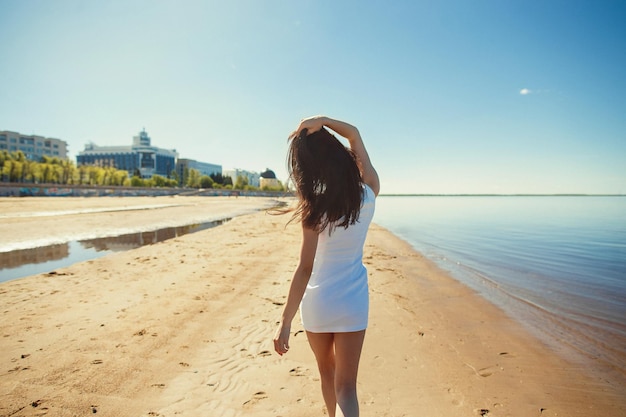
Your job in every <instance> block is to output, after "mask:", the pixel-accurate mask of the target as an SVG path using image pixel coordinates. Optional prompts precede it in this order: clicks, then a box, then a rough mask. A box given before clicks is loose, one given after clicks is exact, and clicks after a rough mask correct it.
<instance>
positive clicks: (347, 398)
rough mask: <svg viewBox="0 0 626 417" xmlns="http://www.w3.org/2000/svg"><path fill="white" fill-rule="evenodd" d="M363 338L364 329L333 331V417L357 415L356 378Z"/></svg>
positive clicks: (355, 416) (356, 416) (352, 416)
mask: <svg viewBox="0 0 626 417" xmlns="http://www.w3.org/2000/svg"><path fill="white" fill-rule="evenodd" d="M364 339H365V330H362V331H359V332H350V333H335V338H334V341H335V362H336V368H335V395H336V397H337V409H336V411H335V417H358V416H359V401H358V398H357V392H356V379H357V374H358V371H359V360H360V359H361V350H362V348H363V340H364Z"/></svg>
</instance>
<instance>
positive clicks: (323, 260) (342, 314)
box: [300, 185, 376, 333]
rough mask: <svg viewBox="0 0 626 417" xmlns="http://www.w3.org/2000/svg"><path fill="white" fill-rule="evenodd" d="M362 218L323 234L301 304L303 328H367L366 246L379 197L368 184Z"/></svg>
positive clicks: (333, 330)
mask: <svg viewBox="0 0 626 417" xmlns="http://www.w3.org/2000/svg"><path fill="white" fill-rule="evenodd" d="M364 188H365V191H364V193H363V206H362V207H361V211H360V214H359V220H358V221H357V222H356V223H355V224H353V225H350V226H348V228H347V229H344V228H343V227H338V228H336V229H334V230H333V231H332V234H330V235H329V233H328V231H323V232H322V233H320V235H319V238H318V243H317V251H316V253H315V261H314V263H313V273H312V274H311V278H310V280H309V283H308V285H307V288H306V291H305V293H304V296H303V297H302V302H301V304H300V317H301V319H302V324H303V326H304V328H305V329H306V330H307V331H309V332H313V333H341V332H356V331H359V330H364V329H366V328H367V319H368V311H369V293H368V285H367V270H366V269H365V265H363V245H364V243H365V237H366V235H367V229H368V227H369V225H370V223H371V221H372V217H373V216H374V207H375V199H376V196H375V195H374V192H373V191H372V189H371V188H370V187H369V186H367V185H365V186H364Z"/></svg>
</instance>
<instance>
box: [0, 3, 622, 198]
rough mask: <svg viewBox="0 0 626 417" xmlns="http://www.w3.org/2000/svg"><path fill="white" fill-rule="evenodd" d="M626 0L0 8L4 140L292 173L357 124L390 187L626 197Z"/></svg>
mask: <svg viewBox="0 0 626 417" xmlns="http://www.w3.org/2000/svg"><path fill="white" fill-rule="evenodd" d="M624 22H626V1H622V0H615V1H606V0H589V1H577V0H565V1H557V0H519V1H517V0H507V1H502V0H471V1H470V0H432V1H421V0H410V1H391V0H377V1H367V0H360V1H357V0H354V1H347V0H346V1H343V0H324V1H314V0H297V1H289V0H282V1H269V0H268V1H264V0H247V1H243V0H231V1H223V0H215V1H213V0H206V1H199V0H197V1H196V0H181V1H173V0H172V1H160V0H142V1H140V0H119V1H83V0H72V1H70V0H54V1H50V0H0V130H12V131H17V132H20V133H25V134H37V135H41V136H46V137H54V138H59V139H63V140H65V141H66V142H67V143H68V144H69V147H70V155H71V157H72V158H73V159H74V160H75V155H76V154H77V153H78V152H79V151H81V150H83V149H84V146H85V144H86V143H88V142H94V143H96V144H98V145H101V146H104V145H130V144H131V142H132V137H133V136H134V135H136V134H137V133H138V132H139V131H140V130H141V129H142V128H145V129H146V131H147V132H148V134H149V135H150V137H151V138H152V144H153V145H156V146H159V147H162V148H169V149H172V148H175V149H176V150H177V151H178V153H179V156H180V157H181V158H191V159H196V160H199V161H203V162H210V163H216V164H220V165H222V166H223V168H224V169H228V168H235V167H236V168H241V169H247V170H250V171H257V172H261V171H263V170H264V169H265V168H270V169H272V170H274V171H275V172H276V173H277V175H278V177H279V179H281V180H283V181H284V180H285V179H286V177H287V173H286V168H285V153H286V148H287V142H286V139H287V136H288V134H289V133H290V132H291V130H293V129H294V128H295V127H296V125H297V123H298V121H299V120H300V119H301V118H302V117H305V116H310V115H314V114H326V115H329V116H332V117H336V118H339V119H343V120H346V121H348V122H351V123H353V124H355V125H356V126H357V127H358V128H359V129H360V131H361V134H362V136H363V137H364V140H365V143H366V146H367V147H368V150H369V152H370V156H371V158H372V160H373V162H374V165H375V167H376V168H377V170H378V171H379V174H380V177H381V183H382V192H383V193H626V75H625V74H626V24H625V23H624Z"/></svg>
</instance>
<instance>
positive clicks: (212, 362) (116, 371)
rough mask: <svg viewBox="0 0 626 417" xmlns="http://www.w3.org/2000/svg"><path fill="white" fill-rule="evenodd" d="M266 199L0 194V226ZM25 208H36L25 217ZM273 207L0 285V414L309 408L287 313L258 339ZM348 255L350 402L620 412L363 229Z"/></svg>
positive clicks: (78, 223) (427, 268) (609, 386)
mask: <svg viewBox="0 0 626 417" xmlns="http://www.w3.org/2000/svg"><path fill="white" fill-rule="evenodd" d="M267 204H269V203H268V201H265V200H263V201H262V200H255V199H254V198H238V199H235V198H221V197H195V200H191V199H190V200H185V199H184V198H181V197H178V198H173V197H158V198H147V199H146V201H143V200H141V199H136V200H134V199H132V198H101V199H97V198H93V199H63V198H48V199H27V198H24V199H0V208H2V212H1V216H0V236H2V238H1V239H2V242H1V243H2V244H3V245H6V246H9V245H13V246H15V247H22V246H28V242H29V241H38V240H46V239H47V240H49V239H50V238H51V236H54V235H59V236H65V237H67V236H70V237H72V238H75V237H77V236H83V235H87V234H89V233H91V234H93V233H95V232H94V231H97V234H103V233H110V234H111V235H113V234H114V233H115V230H117V228H125V227H126V228H127V227H131V226H132V227H133V228H138V229H144V230H149V229H151V228H154V225H163V224H164V223H167V224H174V223H179V224H183V223H181V222H182V221H183V220H182V219H191V218H192V219H194V221H200V219H205V220H204V221H207V219H210V218H214V217H215V218H217V217H220V216H221V217H229V216H231V215H236V214H238V213H242V212H250V211H253V210H254V209H255V208H260V207H266V206H267ZM142 205H144V206H151V208H146V207H143V208H141V209H139V207H140V206H142ZM133 206H134V208H133ZM55 211H56V212H59V211H64V212H66V214H64V215H57V216H53V215H51V214H53V213H50V212H55ZM42 212H48V214H47V215H43V214H42V215H39V216H34V215H32V214H33V213H40V214H41V213H42ZM20 213H22V214H20ZM23 213H30V214H31V215H30V216H25V215H23ZM164 219H165V220H164ZM288 220H289V216H275V215H270V214H267V213H266V212H265V211H260V212H255V213H252V214H245V215H241V216H238V217H235V218H233V220H231V221H229V222H227V223H225V224H223V225H221V226H219V227H216V228H212V229H208V230H203V231H200V232H197V233H193V234H188V235H184V236H180V237H176V238H174V239H171V240H168V241H165V242H161V243H158V244H154V245H150V246H144V247H141V248H138V249H133V250H130V251H127V252H120V253H114V254H110V255H107V256H105V257H102V258H98V259H94V260H90V261H86V262H82V263H78V264H74V265H71V266H69V267H66V268H60V269H56V270H54V271H50V273H46V274H40V275H35V276H31V277H27V278H23V279H19V280H14V281H9V282H5V283H1V284H0V306H1V311H2V314H1V316H0V337H1V338H0V340H1V342H0V343H1V344H0V348H1V349H0V417H8V416H45V415H48V416H80V415H93V414H97V415H104V416H129V417H130V416H133V417H135V416H179V415H180V416H193V417H196V416H216V417H218V416H219V417H235V416H248V415H250V416H261V417H265V416H267V417H269V416H273V417H278V416H282V417H286V416H304V417H308V416H311V417H313V416H323V415H326V414H325V411H324V405H323V400H322V396H321V392H320V388H319V378H318V375H317V369H316V365H315V360H314V358H313V355H312V353H311V351H310V349H309V347H308V345H307V341H306V336H305V334H304V332H303V329H302V327H301V325H300V323H299V320H298V319H296V320H295V321H294V323H293V332H294V334H293V335H292V341H291V350H290V352H289V353H288V354H287V355H285V356H283V357H280V356H278V355H277V354H275V353H274V352H273V350H272V340H271V339H272V336H273V334H274V330H275V325H276V321H277V319H278V318H279V315H280V313H281V310H282V305H283V303H284V301H285V298H286V295H287V291H288V286H289V283H290V280H291V274H292V272H293V270H294V268H295V266H296V262H297V258H298V253H299V244H300V227H299V225H298V224H290V225H286V224H287V222H288ZM68 230H71V231H72V232H71V233H68ZM364 261H365V263H366V266H367V267H368V270H369V280H370V299H371V310H370V327H369V328H368V331H367V336H366V340H365V346H364V351H363V356H362V360H361V367H360V375H359V398H360V404H361V415H362V416H367V417H374V416H376V417H383V416H385V417H386V416H388V417H392V416H393V417H400V416H426V417H456V416H489V417H501V416H520V417H521V416H524V417H535V416H536V417H540V416H541V417H556V416H561V417H572V416H581V417H583V416H584V417H594V416H598V417H601V416H602V417H607V416H615V417H618V416H623V415H626V388H625V387H624V386H623V385H619V384H615V382H610V381H609V380H606V379H604V378H601V377H599V376H597V375H596V374H595V373H592V372H589V369H587V368H585V367H581V366H580V365H577V364H573V363H571V362H568V361H567V360H565V359H563V358H561V357H559V356H558V355H557V354H555V353H554V352H553V351H551V350H550V348H548V347H547V346H545V345H544V344H542V343H541V342H539V341H538V340H537V339H536V338H534V337H533V336H532V335H530V334H529V333H528V332H527V331H526V330H525V329H524V328H523V327H522V326H521V325H520V324H518V323H517V322H515V321H514V320H513V319H511V318H510V317H507V316H506V315H504V314H503V313H502V311H501V310H499V309H498V308H497V307H495V306H494V305H493V304H491V303H489V302H488V301H486V300H485V299H483V298H482V297H480V296H479V295H477V294H476V293H475V292H473V291H472V290H470V289H469V288H467V287H465V286H463V285H461V284H460V283H459V282H457V281H456V280H454V279H453V278H451V277H450V276H448V275H447V274H446V273H445V272H443V271H442V270H440V269H438V268H437V267H436V266H435V265H434V264H432V263H431V262H430V261H429V260H427V259H425V258H424V257H422V256H421V255H420V254H419V253H417V252H415V251H414V250H413V249H412V248H411V247H410V246H409V245H408V244H406V243H405V242H404V241H402V240H400V239H398V238H397V237H396V236H394V235H393V234H391V233H389V232H388V231H386V230H385V229H383V228H381V227H379V226H377V225H372V227H371V229H370V233H369V236H368V240H367V243H366V247H365V260H364Z"/></svg>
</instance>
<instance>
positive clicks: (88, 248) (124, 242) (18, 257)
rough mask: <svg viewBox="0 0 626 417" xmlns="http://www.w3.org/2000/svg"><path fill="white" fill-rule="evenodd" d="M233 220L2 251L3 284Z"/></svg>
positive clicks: (0, 270) (0, 268) (0, 275)
mask: <svg viewBox="0 0 626 417" xmlns="http://www.w3.org/2000/svg"><path fill="white" fill-rule="evenodd" d="M229 220H230V218H228V219H222V220H217V221H214V222H208V223H201V224H192V225H187V226H179V227H167V228H164V229H158V230H153V231H150V232H139V233H129V234H125V235H120V236H114V237H103V238H98V239H88V240H81V241H72V242H68V243H61V244H56V245H50V246H44V247H40V248H33V249H22V250H15V251H11V252H2V253H0V282H4V281H9V280H12V279H17V278H22V277H26V276H30V275H35V274H40V273H44V272H49V271H52V270H54V269H56V268H62V267H66V266H69V265H72V264H74V263H76V262H82V261H86V260H89V259H94V258H99V257H101V256H104V255H106V254H108V253H111V252H122V251H126V250H129V249H135V248H138V247H141V246H144V245H152V244H154V243H158V242H162V241H164V240H168V239H172V238H174V237H177V236H182V235H185V234H187V233H194V232H199V231H201V230H205V229H210V228H211V227H215V226H219V225H220V224H223V223H225V222H227V221H229Z"/></svg>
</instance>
